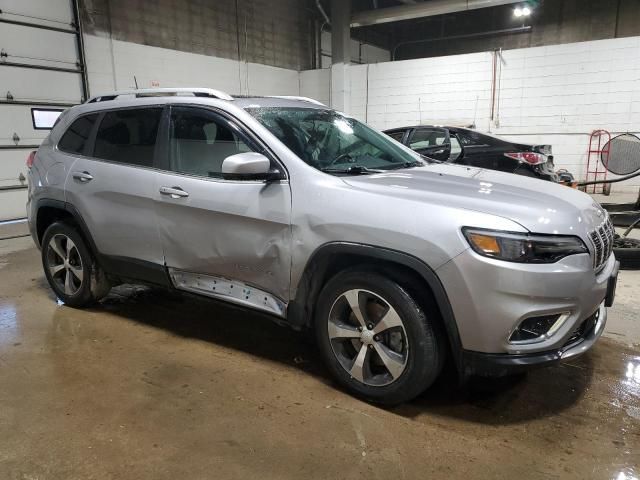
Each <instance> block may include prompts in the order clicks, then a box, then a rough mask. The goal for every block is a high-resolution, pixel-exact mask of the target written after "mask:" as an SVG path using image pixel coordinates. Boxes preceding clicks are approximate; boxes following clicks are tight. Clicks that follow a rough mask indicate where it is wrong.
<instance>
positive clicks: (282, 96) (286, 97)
mask: <svg viewBox="0 0 640 480" xmlns="http://www.w3.org/2000/svg"><path fill="white" fill-rule="evenodd" d="M269 98H282V99H283V100H300V101H302V102H309V103H314V104H316V105H320V106H322V107H326V105H325V104H324V103H322V102H319V101H318V100H315V99H313V98H309V97H297V96H292V95H270V96H269Z"/></svg>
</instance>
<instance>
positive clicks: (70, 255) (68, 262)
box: [46, 234, 84, 296]
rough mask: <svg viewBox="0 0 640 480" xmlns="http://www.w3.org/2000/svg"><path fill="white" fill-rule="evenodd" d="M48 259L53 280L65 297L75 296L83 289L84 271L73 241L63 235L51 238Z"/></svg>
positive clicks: (48, 246)
mask: <svg viewBox="0 0 640 480" xmlns="http://www.w3.org/2000/svg"><path fill="white" fill-rule="evenodd" d="M46 259H47V268H48V269H49V274H50V275H51V280H52V281H53V282H54V283H55V284H56V286H57V287H58V288H59V289H60V291H62V292H64V294H65V295H68V296H72V295H75V294H76V293H77V292H78V290H80V287H82V282H83V278H84V270H83V268H82V258H81V257H80V252H79V251H78V247H77V246H76V244H75V243H73V240H71V239H70V238H69V237H67V236H66V235H63V234H57V235H54V236H53V237H51V240H49V244H48V245H47V257H46Z"/></svg>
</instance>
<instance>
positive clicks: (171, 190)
mask: <svg viewBox="0 0 640 480" xmlns="http://www.w3.org/2000/svg"><path fill="white" fill-rule="evenodd" d="M160 193H161V194H162V195H170V196H171V198H183V197H188V196H189V194H188V193H187V192H185V191H184V190H182V189H181V188H180V187H160Z"/></svg>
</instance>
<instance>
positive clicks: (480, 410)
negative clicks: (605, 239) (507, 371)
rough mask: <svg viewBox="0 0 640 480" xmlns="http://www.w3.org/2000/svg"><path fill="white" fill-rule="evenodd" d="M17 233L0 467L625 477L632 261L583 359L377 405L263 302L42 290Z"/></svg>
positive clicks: (631, 390) (204, 473)
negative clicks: (69, 300)
mask: <svg viewBox="0 0 640 480" xmlns="http://www.w3.org/2000/svg"><path fill="white" fill-rule="evenodd" d="M27 240H28V239H27ZM27 240H24V241H23V240H11V241H10V242H13V243H11V244H7V243H4V244H3V243H2V242H0V479H20V480H23V479H65V480H72V479H83V480H84V479H116V478H117V479H129V478H131V479H190V480H191V479H211V478H225V479H236V478H237V479H246V478H263V479H264V478H266V479H270V478H295V479H301V478H318V479H327V478H340V479H351V478H363V477H365V476H366V478H372V479H376V478H385V479H389V478H394V479H411V478H463V477H464V478H473V479H485V478H486V479H499V478H519V479H529V478H540V479H543V478H544V479H550V478H551V479H553V478H563V479H564V478H571V479H572V478H576V479H591V478H593V479H616V480H617V479H636V480H637V478H638V477H640V348H638V347H637V344H638V343H640V342H639V341H638V338H639V336H638V335H637V328H638V327H637V325H635V324H634V323H633V320H634V319H635V318H636V315H635V312H636V306H635V300H636V297H637V295H638V293H640V286H639V285H638V283H639V282H638V279H639V278H640V275H637V273H640V272H623V277H622V278H621V288H620V293H619V299H618V300H619V302H620V306H619V307H618V305H617V306H616V307H617V310H616V309H614V310H613V311H612V314H611V320H610V323H609V326H608V329H611V328H612V327H613V330H611V332H608V338H604V339H602V340H601V341H600V342H599V343H598V344H597V345H596V347H595V348H594V349H593V350H592V351H591V352H590V353H589V354H587V355H585V356H583V357H582V358H580V359H578V360H575V361H572V362H570V363H568V364H563V365H559V366H556V367H552V368H548V369H544V370H538V371H535V372H532V373H530V374H529V375H528V376H526V377H521V378H516V379H510V380H508V381H506V380H502V381H487V380H476V381H474V382H472V384H471V385H469V386H467V387H465V388H459V387H458V385H457V384H456V383H455V382H453V381H451V380H447V379H443V380H440V381H439V382H438V383H437V384H436V385H435V386H434V387H433V388H432V389H431V390H430V391H428V392H427V393H425V394H424V395H423V396H422V397H420V398H418V399H417V400H415V401H413V402H411V403H409V404H406V405H404V406H402V407H398V408H393V409H381V408H378V407H375V406H371V405H368V404H366V403H363V402H361V401H359V400H356V399H354V398H352V397H350V396H348V395H347V394H345V393H343V392H341V391H339V390H338V389H336V387H335V386H334V385H333V384H332V382H331V380H330V379H329V377H328V375H327V372H326V371H325V370H324V369H323V367H322V366H321V363H320V361H319V358H318V355H317V354H316V352H315V349H314V348H313V346H312V345H311V344H310V343H309V342H308V341H307V340H306V339H305V338H304V337H302V336H301V335H299V334H296V333H294V332H291V331H289V330H287V329H284V328H281V327H278V326H276V325H274V324H272V323H271V322H269V321H268V320H267V319H266V318H265V317H263V316H261V315H257V314H251V313H246V312H243V311H241V310H237V309H234V308H230V307H226V306H221V305H219V304H215V303H213V302H209V301H201V300H199V299H195V298H194V297H180V296H172V295H168V294H166V293H164V292H162V291H154V290H149V289H146V288H142V287H124V288H122V287H119V288H118V290H117V291H115V292H113V293H112V294H111V296H110V297H109V298H108V299H107V300H106V301H105V302H104V304H103V305H102V306H100V307H97V308H94V309H91V310H86V311H82V310H74V309H72V308H68V307H66V306H60V305H57V303H56V301H55V298H54V297H53V296H52V293H51V291H50V290H49V289H48V287H47V286H46V284H45V281H44V278H43V275H42V273H41V267H40V264H39V257H38V252H37V251H36V250H35V249H34V248H32V247H31V246H30V244H29V242H28V241H27ZM634 345H636V346H634Z"/></svg>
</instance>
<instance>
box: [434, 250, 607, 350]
mask: <svg viewBox="0 0 640 480" xmlns="http://www.w3.org/2000/svg"><path fill="white" fill-rule="evenodd" d="M616 266H617V262H616V260H615V258H614V257H613V255H612V256H611V257H610V258H609V260H608V261H607V262H606V264H605V265H604V266H603V268H602V270H600V271H597V272H596V271H594V270H593V263H592V260H591V257H590V256H589V255H588V254H580V255H571V256H568V257H565V258H563V259H562V260H560V261H558V262H556V263H553V264H522V263H511V262H504V261H501V260H495V259H490V258H487V257H482V256H480V255H478V254H477V253H475V252H473V251H472V250H470V249H469V250H466V251H465V252H463V253H461V254H460V255H458V256H457V257H456V258H454V259H453V260H451V261H450V262H448V263H446V264H445V265H443V266H442V267H440V268H439V269H438V270H437V271H436V273H437V274H438V277H439V278H440V281H441V282H442V285H443V287H444V288H445V290H446V292H447V294H448V296H449V301H450V303H451V308H452V310H453V314H454V317H455V321H456V325H457V328H458V334H459V337H460V342H461V346H462V349H463V350H465V351H472V352H482V353H486V354H508V355H510V356H514V358H516V357H515V356H517V355H523V356H525V355H536V354H547V353H548V352H558V351H560V350H561V349H563V348H564V347H565V345H566V344H567V342H568V341H569V340H570V339H571V337H572V335H573V332H574V331H575V330H576V328H578V327H579V326H580V324H581V323H582V322H583V321H584V320H586V319H588V318H589V317H590V316H591V315H592V314H593V313H594V312H596V311H598V310H599V309H600V305H601V304H602V303H603V302H604V300H605V297H606V296H607V291H608V285H609V283H610V282H609V279H610V278H611V277H612V276H614V275H615V272H616ZM603 308H604V307H603ZM544 315H562V316H563V318H564V320H563V323H562V324H561V326H559V328H557V329H556V330H554V331H553V333H552V334H551V335H550V336H548V337H547V336H545V337H543V338H540V339H535V340H532V341H530V342H512V341H510V338H511V336H512V334H513V332H514V331H515V330H516V329H517V328H518V326H519V325H520V324H521V322H522V321H523V320H525V319H528V318H531V317H538V316H544Z"/></svg>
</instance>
